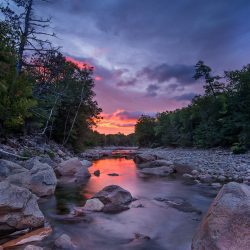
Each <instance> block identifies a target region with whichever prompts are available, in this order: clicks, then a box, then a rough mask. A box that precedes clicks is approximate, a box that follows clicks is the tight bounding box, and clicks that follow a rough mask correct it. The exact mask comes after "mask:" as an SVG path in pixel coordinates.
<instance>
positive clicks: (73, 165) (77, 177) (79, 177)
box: [56, 157, 91, 182]
mask: <svg viewBox="0 0 250 250" xmlns="http://www.w3.org/2000/svg"><path fill="white" fill-rule="evenodd" d="M90 164H91V162H89V161H87V160H85V161H80V160H79V159H78V158H77V157H74V158H70V159H69V160H67V161H63V162H61V163H60V164H59V166H58V167H57V168H56V172H57V173H58V175H59V176H62V177H67V178H62V180H61V181H62V182H83V181H85V180H86V179H88V178H89V177H90V176H91V174H90V173H89V171H88V167H89V166H90Z"/></svg>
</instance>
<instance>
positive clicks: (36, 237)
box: [3, 227, 52, 250]
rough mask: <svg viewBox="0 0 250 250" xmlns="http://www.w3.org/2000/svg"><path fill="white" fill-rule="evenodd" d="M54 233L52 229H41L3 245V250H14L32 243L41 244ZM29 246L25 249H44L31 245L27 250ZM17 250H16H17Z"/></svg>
mask: <svg viewBox="0 0 250 250" xmlns="http://www.w3.org/2000/svg"><path fill="white" fill-rule="evenodd" d="M51 233H52V229H51V227H43V228H39V229H36V230H33V231H31V232H29V233H27V234H24V235H22V236H20V237H18V238H16V239H13V240H10V241H8V242H6V243H4V244H3V248H4V249H12V248H15V247H18V246H21V245H24V244H28V243H31V242H37V241H38V242H39V241H42V240H43V239H45V238H46V237H48V236H49V235H50V234H51ZM27 247H28V246H26V247H25V248H24V249H26V250H40V249H43V248H40V247H37V246H34V245H29V248H27ZM15 249H16V248H15ZM18 249H19V248H18Z"/></svg>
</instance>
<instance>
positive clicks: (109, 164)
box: [84, 158, 137, 198]
mask: <svg viewBox="0 0 250 250" xmlns="http://www.w3.org/2000/svg"><path fill="white" fill-rule="evenodd" d="M96 170H100V172H101V174H100V176H99V177H97V176H95V175H93V173H94V172H95V171H96ZM89 171H90V173H91V178H90V180H89V182H88V184H87V185H86V187H85V188H84V196H85V197H86V198H90V197H92V196H93V195H94V194H95V193H96V192H98V191H100V190H101V189H103V188H104V187H106V186H108V185H119V186H121V187H122V188H125V189H126V190H128V191H129V192H131V194H132V195H133V194H134V193H136V190H137V188H136V186H137V185H136V182H137V178H136V165H135V163H134V161H133V160H131V159H129V160H128V159H125V158H117V159H115V158H111V159H101V160H98V161H95V162H94V163H93V165H92V166H91V167H90V168H89ZM112 173H116V174H119V176H109V175H108V174H112Z"/></svg>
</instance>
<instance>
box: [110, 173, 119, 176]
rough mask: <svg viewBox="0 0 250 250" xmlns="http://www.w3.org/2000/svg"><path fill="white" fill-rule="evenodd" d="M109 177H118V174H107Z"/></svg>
mask: <svg viewBox="0 0 250 250" xmlns="http://www.w3.org/2000/svg"><path fill="white" fill-rule="evenodd" d="M108 175H109V176H119V174H117V173H111V174H108Z"/></svg>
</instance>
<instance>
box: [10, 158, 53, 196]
mask: <svg viewBox="0 0 250 250" xmlns="http://www.w3.org/2000/svg"><path fill="white" fill-rule="evenodd" d="M27 166H28V168H29V169H26V168H23V167H21V166H20V167H21V168H22V172H19V173H13V174H10V175H9V176H8V177H7V180H8V181H9V182H10V183H12V184H15V185H18V186H21V187H25V188H27V189H29V190H30V191H31V192H32V193H34V194H36V195H37V196H39V197H43V196H48V195H52V194H53V193H54V192H55V188H56V184H57V179H56V175H55V172H54V170H53V168H52V167H51V166H50V165H48V164H46V163H41V162H40V161H39V160H38V159H36V158H34V159H32V160H30V161H29V163H28V164H27Z"/></svg>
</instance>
